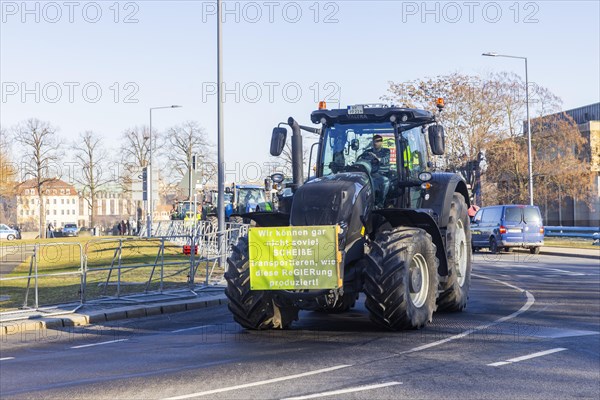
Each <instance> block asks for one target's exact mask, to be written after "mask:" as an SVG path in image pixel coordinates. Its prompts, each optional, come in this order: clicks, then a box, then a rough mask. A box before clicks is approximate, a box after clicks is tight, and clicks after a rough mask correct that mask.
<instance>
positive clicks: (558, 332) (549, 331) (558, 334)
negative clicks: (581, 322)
mask: <svg viewBox="0 0 600 400" xmlns="http://www.w3.org/2000/svg"><path fill="white" fill-rule="evenodd" d="M599 334H600V332H596V331H580V330H576V329H560V328H553V327H540V330H539V331H534V332H532V333H529V334H524V336H534V337H541V338H547V339H559V338H565V337H574V336H591V335H599Z"/></svg>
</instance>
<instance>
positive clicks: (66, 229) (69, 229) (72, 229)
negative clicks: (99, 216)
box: [62, 224, 79, 236]
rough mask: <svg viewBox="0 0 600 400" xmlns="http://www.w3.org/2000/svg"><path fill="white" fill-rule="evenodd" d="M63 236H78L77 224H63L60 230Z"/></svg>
mask: <svg viewBox="0 0 600 400" xmlns="http://www.w3.org/2000/svg"><path fill="white" fill-rule="evenodd" d="M62 235H63V236H79V228H77V224H65V226H63V228H62Z"/></svg>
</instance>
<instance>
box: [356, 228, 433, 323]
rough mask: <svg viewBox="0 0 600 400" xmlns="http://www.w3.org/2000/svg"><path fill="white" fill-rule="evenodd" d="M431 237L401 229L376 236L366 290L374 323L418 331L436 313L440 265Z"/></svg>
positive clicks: (420, 230) (370, 257)
mask: <svg viewBox="0 0 600 400" xmlns="http://www.w3.org/2000/svg"><path fill="white" fill-rule="evenodd" d="M435 251H436V247H435V245H434V244H433V241H432V239H431V236H430V235H429V234H428V233H427V232H425V231H424V230H422V229H419V228H409V227H398V228H394V229H392V230H385V231H383V232H380V233H378V234H377V236H376V238H375V240H374V241H373V243H372V245H371V250H370V252H369V254H368V262H369V263H368V266H367V269H366V274H365V286H364V291H365V294H366V296H367V299H366V302H365V305H366V307H367V309H368V310H369V313H370V317H371V320H372V321H373V322H375V323H376V324H378V325H380V326H382V327H385V328H388V329H392V330H401V329H418V328H421V327H423V326H424V325H425V324H426V323H427V322H430V321H431V318H432V315H433V312H434V311H435V310H436V304H435V301H436V297H437V288H438V272H437V270H438V264H439V261H438V259H437V257H436V256H435Z"/></svg>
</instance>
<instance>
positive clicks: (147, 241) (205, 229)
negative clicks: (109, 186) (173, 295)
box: [0, 221, 248, 315]
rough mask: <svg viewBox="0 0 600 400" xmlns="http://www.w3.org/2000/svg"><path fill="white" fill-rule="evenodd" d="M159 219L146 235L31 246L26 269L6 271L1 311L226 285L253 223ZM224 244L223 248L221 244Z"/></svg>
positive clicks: (0, 286) (0, 289) (2, 280)
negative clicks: (231, 259)
mask: <svg viewBox="0 0 600 400" xmlns="http://www.w3.org/2000/svg"><path fill="white" fill-rule="evenodd" d="M172 222H174V223H172V224H163V225H162V226H160V225H158V226H156V227H155V228H153V230H154V231H155V233H156V234H157V235H156V236H154V237H151V238H145V237H104V238H92V239H91V240H89V241H86V242H83V243H78V242H51V243H37V244H35V245H29V246H30V247H31V250H27V251H28V253H27V259H26V262H27V268H25V263H24V262H23V263H21V264H20V266H18V267H17V269H16V270H15V271H13V273H11V274H9V276H6V277H0V314H3V315H4V314H6V313H7V312H8V313H11V312H22V310H27V309H29V310H31V309H35V310H43V309H44V307H47V306H50V305H55V304H67V303H73V304H76V306H74V307H76V308H75V309H74V310H73V311H76V309H78V308H79V307H81V306H82V305H83V304H84V303H85V302H86V301H91V300H111V299H119V298H122V297H123V296H128V295H132V294H152V293H162V292H163V291H164V290H170V289H182V288H185V289H189V290H190V291H192V292H193V291H194V290H195V289H197V288H198V285H200V287H203V286H209V285H214V284H220V283H223V274H224V272H225V270H226V265H221V262H220V261H221V260H222V259H223V256H229V255H230V254H231V249H232V246H233V245H234V244H235V243H236V242H237V240H238V238H239V237H240V236H242V235H246V234H247V231H248V225H245V224H234V223H227V224H226V229H225V231H223V232H218V231H217V228H216V225H215V224H210V223H208V222H205V221H197V223H196V224H194V225H193V226H186V225H185V224H184V223H183V221H172ZM221 241H222V243H223V244H222V245H221V246H220V245H219V243H221Z"/></svg>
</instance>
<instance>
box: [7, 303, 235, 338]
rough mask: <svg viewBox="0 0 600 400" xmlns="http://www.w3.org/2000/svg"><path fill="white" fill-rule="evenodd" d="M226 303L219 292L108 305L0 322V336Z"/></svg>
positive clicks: (142, 316) (148, 315)
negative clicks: (199, 295) (107, 306)
mask: <svg viewBox="0 0 600 400" xmlns="http://www.w3.org/2000/svg"><path fill="white" fill-rule="evenodd" d="M224 304H227V297H226V296H225V295H224V294H222V295H217V296H207V297H202V298H198V299H191V300H190V299H188V300H178V301H170V302H166V303H154V304H146V305H139V306H129V307H119V308H111V309H105V310H99V311H91V312H88V313H85V314H80V313H76V314H65V315H64V316H58V317H57V316H54V317H48V318H39V319H37V318H36V319H29V320H22V321H14V322H4V323H1V324H0V337H3V336H11V335H18V334H23V333H25V332H39V331H42V330H45V329H61V328H68V327H74V326H85V325H90V324H98V323H103V322H111V321H118V320H123V319H133V318H144V317H151V316H155V315H161V314H172V313H177V312H183V311H191V310H199V309H203V308H210V307H218V306H220V305H224Z"/></svg>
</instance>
